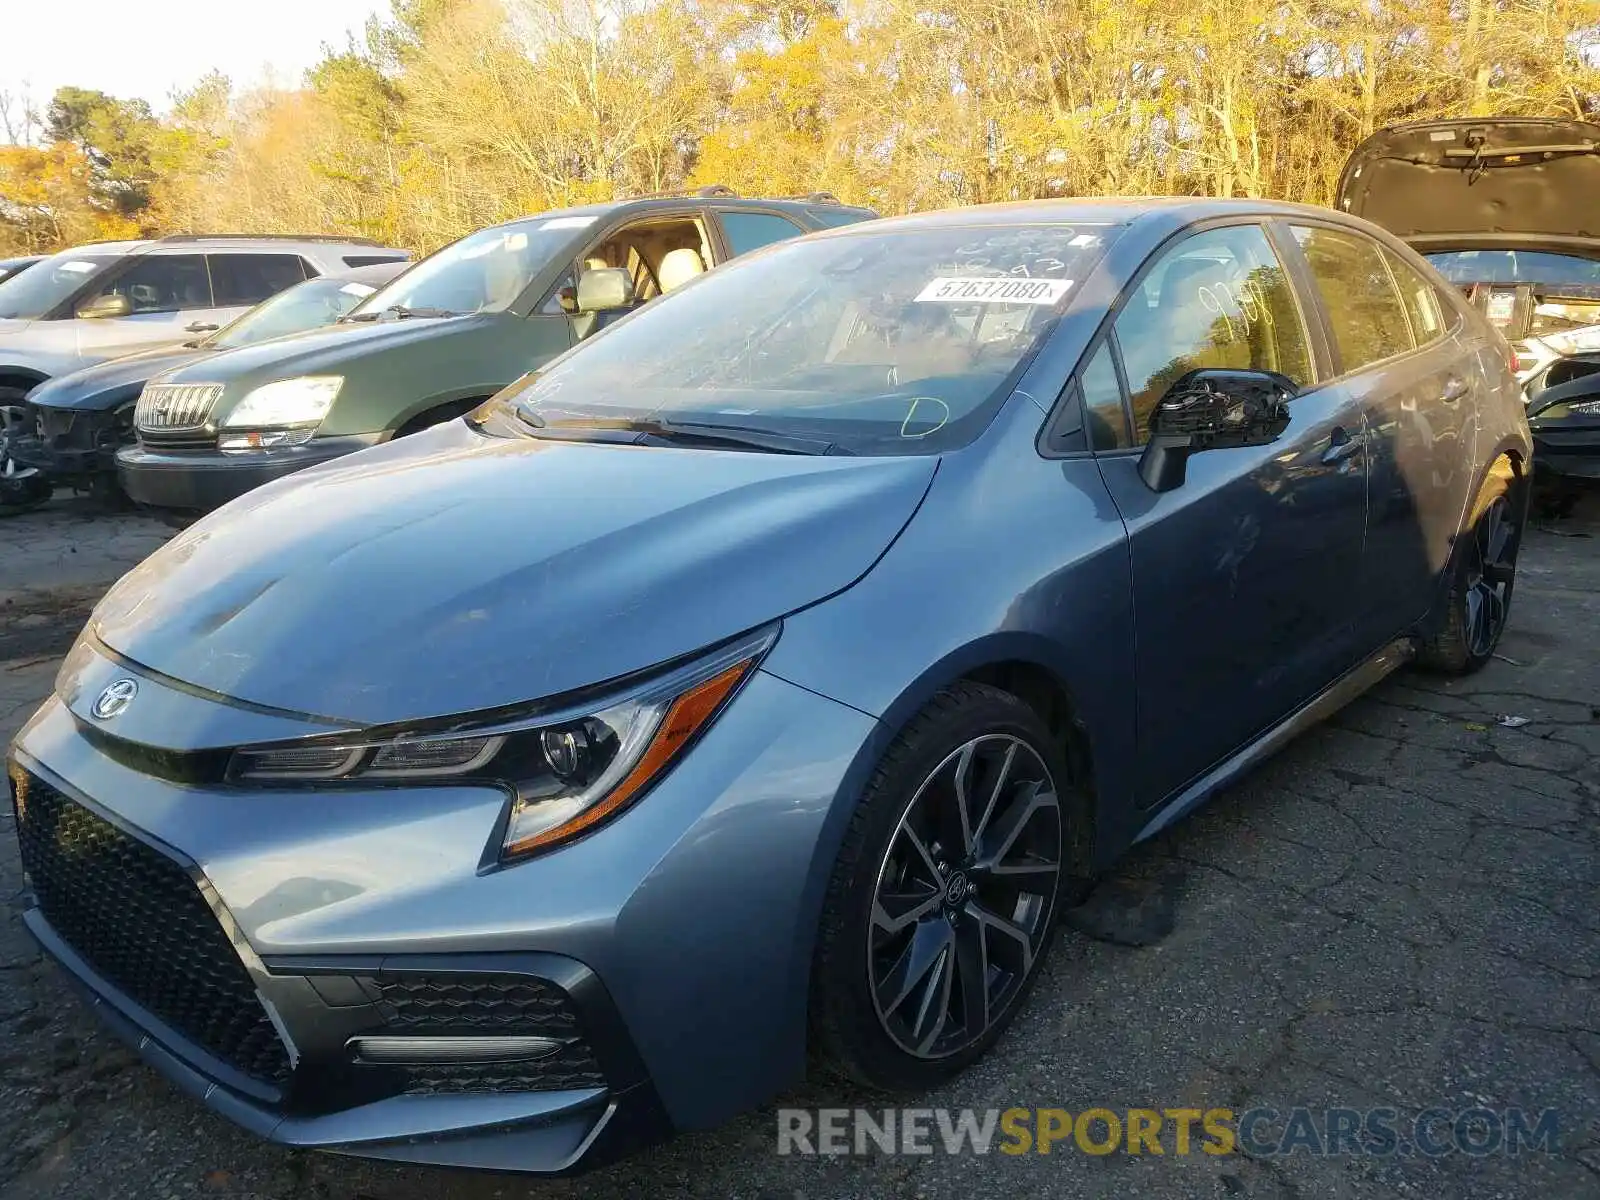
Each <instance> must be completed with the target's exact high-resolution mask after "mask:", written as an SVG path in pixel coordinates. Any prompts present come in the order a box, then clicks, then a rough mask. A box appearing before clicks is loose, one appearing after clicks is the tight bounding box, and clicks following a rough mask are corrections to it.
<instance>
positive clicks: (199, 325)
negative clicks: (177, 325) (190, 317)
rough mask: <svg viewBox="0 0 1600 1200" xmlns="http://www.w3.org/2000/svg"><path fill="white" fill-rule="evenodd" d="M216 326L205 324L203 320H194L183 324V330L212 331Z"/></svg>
mask: <svg viewBox="0 0 1600 1200" xmlns="http://www.w3.org/2000/svg"><path fill="white" fill-rule="evenodd" d="M217 328H218V327H217V326H215V325H207V324H206V323H205V322H204V321H195V322H193V323H191V324H189V325H185V326H184V327H183V331H184V332H185V333H213V332H215V331H216V329H217Z"/></svg>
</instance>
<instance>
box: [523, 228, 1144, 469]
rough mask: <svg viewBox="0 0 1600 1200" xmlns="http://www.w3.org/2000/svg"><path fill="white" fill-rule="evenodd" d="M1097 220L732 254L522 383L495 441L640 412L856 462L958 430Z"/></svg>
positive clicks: (945, 440) (1098, 242)
mask: <svg viewBox="0 0 1600 1200" xmlns="http://www.w3.org/2000/svg"><path fill="white" fill-rule="evenodd" d="M1112 233H1113V231H1112V230H1110V229H1109V228H1107V227H1104V226H1094V225H1078V226H1068V225H1065V224H1059V225H1007V226H1000V225H988V226H984V225H972V226H949V227H944V226H941V227H936V228H930V229H913V230H907V229H896V228H890V229H887V230H883V231H878V232H874V231H873V230H871V229H870V228H869V227H866V226H863V228H862V230H861V231H860V232H859V233H852V234H848V235H846V236H843V237H836V238H823V239H820V240H817V241H808V240H794V241H789V242H785V243H783V244H782V245H778V246H774V247H773V248H772V249H770V250H769V251H767V252H766V253H763V254H757V255H751V256H749V257H744V258H736V259H734V260H733V261H731V262H729V263H728V264H727V265H725V266H722V267H718V268H717V269H716V270H715V271H711V272H708V273H707V274H705V275H703V276H701V277H700V278H698V279H696V280H694V281H693V282H692V283H690V284H687V285H686V286H685V287H684V288H683V290H682V291H681V292H678V293H676V294H675V295H674V296H673V297H672V299H671V301H670V302H668V303H665V304H646V305H644V306H643V307H642V308H640V309H638V310H637V311H636V312H634V313H633V314H632V315H631V316H629V317H628V318H627V320H625V321H622V322H620V323H618V324H617V325H614V326H612V327H611V328H610V329H608V330H607V331H606V332H605V334H604V335H603V336H601V337H599V338H596V339H595V340H594V341H592V342H588V343H585V344H583V345H582V346H581V348H580V349H579V350H577V351H576V352H574V353H572V354H569V355H565V356H563V357H562V358H561V359H559V360H557V361H556V362H554V363H552V364H551V365H550V366H548V367H546V368H545V369H544V370H543V371H541V372H540V373H539V374H538V375H537V376H536V377H534V378H533V380H532V381H531V382H530V383H529V384H527V385H526V386H525V387H522V388H518V389H507V390H506V391H505V392H502V393H501V395H502V396H503V397H504V399H503V401H502V402H501V404H500V405H499V406H497V408H498V410H499V412H500V413H501V414H502V416H503V418H504V419H502V420H497V421H496V422H495V425H494V431H495V432H501V431H504V432H506V433H508V434H512V433H516V434H530V433H531V432H532V430H531V429H530V422H529V421H527V420H522V419H519V418H518V417H517V416H516V411H518V410H520V411H521V412H522V413H523V415H524V416H527V417H530V418H532V421H533V425H534V427H535V428H538V429H539V430H541V432H540V433H539V434H537V435H536V436H547V437H556V436H577V437H582V436H586V433H587V431H595V430H598V429H599V427H600V426H601V425H602V424H604V423H610V424H611V425H612V426H615V425H616V424H617V423H618V422H627V421H630V420H641V419H646V418H648V419H650V420H653V421H660V420H666V421H680V422H682V421H687V422H693V423H695V424H698V425H712V426H716V425H731V426H737V427H741V428H744V429H747V430H748V429H751V428H754V429H758V430H762V431H771V432H774V433H781V434H788V435H794V436H797V437H805V438H809V439H813V440H816V441H818V442H820V443H822V444H823V445H829V444H832V445H837V446H840V447H842V448H844V449H847V450H853V451H856V452H858V453H863V454H931V453H937V452H938V451H940V450H944V449H948V448H950V447H951V446H958V445H962V444H964V443H965V442H967V441H969V440H970V439H971V438H972V437H974V436H975V435H976V433H977V432H978V430H980V429H982V428H983V427H984V426H985V425H986V424H987V423H988V421H989V419H990V417H991V416H992V415H993V413H994V410H995V408H996V407H997V405H998V404H999V403H1000V401H1001V400H1003V399H1004V397H1005V396H1006V395H1008V394H1009V389H1008V387H1007V386H1006V381H1007V379H1008V377H1009V376H1011V374H1012V372H1013V370H1014V369H1016V367H1017V366H1018V364H1019V363H1021V362H1022V361H1023V359H1024V357H1025V356H1026V355H1028V354H1029V353H1030V351H1032V349H1033V348H1034V346H1035V345H1036V344H1037V343H1038V341H1039V339H1040V338H1041V337H1044V336H1047V335H1048V333H1049V331H1050V330H1051V329H1053V328H1054V327H1055V317H1056V314H1057V313H1058V312H1059V311H1060V310H1061V308H1062V307H1064V305H1065V304H1066V302H1067V299H1068V297H1070V296H1071V294H1072V289H1073V286H1074V281H1077V280H1082V279H1084V278H1086V277H1087V276H1088V274H1089V272H1090V271H1091V270H1092V269H1093V268H1094V265H1095V263H1096V262H1097V261H1098V260H1099V258H1100V256H1101V254H1102V253H1103V252H1104V244H1105V242H1106V241H1108V240H1109V238H1110V236H1112Z"/></svg>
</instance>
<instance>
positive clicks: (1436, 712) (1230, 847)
mask: <svg viewBox="0 0 1600 1200" xmlns="http://www.w3.org/2000/svg"><path fill="white" fill-rule="evenodd" d="M168 533H169V531H168V530H166V529H165V528H163V527H161V526H159V525H155V524H153V523H151V522H147V521H143V520H140V519H138V518H133V517H127V516H120V517H93V516H91V515H90V514H88V513H87V512H86V511H85V510H80V509H75V508H73V507H72V506H70V505H62V504H61V503H60V502H57V503H56V504H55V505H53V506H51V507H50V508H47V509H45V510H41V511H39V512H36V513H31V514H27V515H25V516H22V517H18V518H15V519H13V520H11V521H8V522H3V523H0V740H4V739H8V738H9V737H10V735H11V733H12V732H13V731H14V730H15V729H16V727H17V726H18V725H20V724H21V722H22V721H23V720H24V719H25V718H26V716H27V715H28V713H29V712H31V711H32V709H33V707H34V706H35V705H36V704H37V703H38V702H39V701H40V700H41V699H42V698H43V697H44V696H45V695H46V694H47V693H48V692H49V690H50V687H51V684H52V679H53V677H54V673H55V669H56V662H57V658H58V656H59V654H60V653H61V652H62V651H63V650H64V649H65V647H66V645H67V644H68V643H69V642H70V640H71V638H72V636H73V635H74V634H75V632H76V630H77V628H78V627H79V625H80V624H81V622H82V620H83V618H84V616H85V614H86V612H87V609H88V607H89V606H90V605H91V604H92V602H93V599H94V597H95V596H96V595H97V594H98V592H99V591H100V590H101V589H102V588H103V587H104V586H105V585H106V584H108V583H110V582H111V581H112V580H113V579H115V578H116V577H117V576H118V575H120V574H121V573H122V572H123V571H125V570H126V569H127V568H128V567H129V566H131V565H132V564H133V563H134V562H136V561H137V560H138V559H139V558H140V557H142V556H143V555H144V554H146V553H147V552H148V551H149V550H150V549H152V548H153V547H154V546H156V545H157V544H159V542H160V541H161V540H162V539H163V538H164V537H165V536H167V534H168ZM1501 650H1502V654H1503V658H1502V660H1500V661H1496V662H1494V663H1492V664H1491V665H1490V667H1489V668H1488V669H1486V670H1485V671H1484V672H1482V673H1481V674H1479V675H1478V676H1476V677H1474V678H1471V679H1469V680H1465V681H1446V680H1441V679H1438V678H1431V677H1427V676H1422V675H1417V674H1413V673H1409V672H1406V673H1402V674H1401V675H1399V676H1397V677H1395V678H1392V679H1391V680H1389V681H1388V682H1386V683H1385V684H1383V685H1382V686H1381V687H1379V688H1378V689H1377V690H1376V691H1375V692H1373V693H1372V694H1370V695H1369V696H1367V697H1365V698H1364V699H1362V700H1360V701H1358V702H1357V703H1356V704H1355V705H1353V706H1352V707H1350V708H1349V709H1347V710H1346V711H1344V712H1343V713H1342V714H1340V715H1339V716H1338V717H1337V718H1335V719H1334V720H1333V721H1331V722H1330V723H1328V724H1327V725H1325V726H1323V727H1322V728H1320V729H1318V730H1316V731H1314V732H1313V733H1311V734H1309V735H1307V736H1305V737H1303V738H1301V739H1300V740H1299V741H1297V742H1296V743H1294V744H1293V745H1292V746H1290V747H1289V748H1288V749H1287V750H1285V751H1284V752H1283V753H1282V754H1280V755H1279V756H1278V757H1277V758H1275V759H1274V760H1273V761H1272V762H1270V763H1269V764H1267V765H1266V766H1264V767H1263V768H1262V769H1261V770H1259V771H1258V772H1256V773H1255V774H1254V775H1253V776H1251V777H1250V778H1249V779H1248V780H1246V781H1245V782H1243V783H1242V784H1240V785H1239V786H1237V787H1235V788H1233V789H1232V790H1231V791H1229V792H1228V793H1226V794H1225V795H1223V796H1220V797H1219V798H1218V799H1217V800H1216V801H1215V802H1213V803H1212V804H1211V805H1210V806H1209V807H1208V808H1206V809H1205V810H1203V811H1202V812H1201V813H1199V814H1198V815H1197V816H1196V817H1194V818H1193V819H1191V820H1189V821H1186V822H1184V823H1182V824H1181V825H1180V826H1179V827H1178V828H1175V829H1173V830H1171V831H1169V832H1168V833H1167V834H1165V835H1163V836H1162V837H1160V838H1158V839H1156V840H1155V842H1154V843H1153V844H1149V845H1147V846H1145V847H1142V848H1141V849H1140V850H1139V851H1138V852H1136V853H1135V854H1134V855H1133V856H1132V858H1131V859H1130V860H1129V861H1128V862H1126V863H1125V864H1124V865H1123V867H1122V868H1121V869H1120V870H1119V872H1118V873H1117V875H1116V876H1115V877H1114V878H1113V879H1111V880H1109V881H1108V882H1107V883H1106V884H1105V885H1104V886H1103V888H1102V890H1101V893H1100V897H1099V899H1098V900H1096V901H1092V902H1091V904H1090V905H1089V906H1088V907H1087V908H1086V909H1084V910H1079V912H1078V913H1077V914H1076V919H1075V922H1074V924H1075V925H1076V926H1077V927H1076V928H1073V929H1069V930H1066V931H1064V932H1063V933H1062V934H1061V940H1062V944H1061V945H1060V946H1059V947H1058V948H1057V952H1056V954H1055V955H1054V957H1053V958H1052V961H1051V963H1050V967H1049V970H1048V972H1047V975H1046V977H1045V978H1043V979H1042V980H1041V981H1040V985H1039V987H1038V989H1037V990H1036V991H1035V993H1034V995H1033V998H1032V1000H1031V1003H1030V1006H1029V1008H1028V1010H1027V1012H1026V1013H1025V1014H1024V1016H1023V1018H1022V1019H1021V1020H1020V1021H1019V1022H1018V1024H1017V1026H1016V1027H1015V1029H1014V1030H1013V1031H1012V1032H1011V1034H1010V1035H1009V1036H1008V1037H1007V1038H1006V1039H1005V1040H1004V1041H1003V1042H1002V1043H1001V1045H1000V1046H999V1048H998V1050H997V1052H996V1053H995V1054H994V1055H993V1056H992V1057H991V1058H990V1060H988V1061H987V1062H985V1063H984V1064H982V1065H981V1066H979V1067H978V1068H976V1069H974V1070H973V1071H971V1072H970V1073H968V1074H967V1075H965V1076H963V1077H962V1078H961V1079H959V1080H958V1081H957V1082H956V1083H954V1084H953V1085H951V1086H950V1087H948V1088H946V1089H944V1090H943V1091H941V1092H940V1093H938V1094H934V1095H929V1096H926V1097H924V1098H921V1099H920V1100H919V1101H918V1102H917V1103H919V1104H921V1105H924V1106H929V1107H936V1106H952V1107H965V1106H971V1107H976V1108H990V1107H999V1108H1007V1107H1012V1106H1034V1105H1038V1106H1060V1107H1064V1108H1068V1109H1071V1110H1073V1111H1079V1110H1082V1109H1084V1108H1087V1107H1090V1106H1093V1105H1102V1106H1105V1107H1108V1108H1111V1109H1114V1110H1125V1109H1127V1108H1130V1107H1150V1108H1156V1109H1162V1108H1171V1107H1176V1106H1182V1105H1193V1106H1196V1107H1201V1108H1204V1107H1208V1106H1214V1105H1220V1106H1227V1107H1230V1108H1233V1109H1235V1110H1240V1111H1242V1110H1244V1109H1247V1108H1250V1107H1252V1106H1255V1105H1269V1106H1271V1107H1273V1108H1276V1109H1278V1110H1280V1111H1281V1110H1287V1109H1289V1108H1291V1107H1293V1106H1296V1105H1306V1106H1311V1107H1315V1108H1325V1107H1335V1106H1337V1107H1349V1108H1356V1109H1368V1108H1372V1107H1381V1106H1387V1107H1392V1108H1395V1109H1397V1110H1399V1111H1400V1113H1401V1114H1402V1115H1405V1114H1415V1113H1417V1112H1418V1111H1419V1110H1423V1109H1426V1108H1430V1107H1434V1106H1438V1107H1441V1108H1445V1109H1449V1110H1460V1109H1465V1108H1469V1107H1473V1106H1475V1105H1484V1106H1488V1107H1490V1108H1494V1109H1500V1108H1505V1107H1507V1106H1524V1107H1527V1108H1529V1109H1533V1110H1541V1109H1547V1108H1551V1109H1556V1110H1559V1136H1558V1139H1557V1142H1556V1144H1555V1146H1554V1148H1553V1151H1552V1152H1538V1153H1532V1154H1523V1155H1521V1156H1519V1157H1516V1158H1512V1157H1509V1156H1506V1155H1503V1154H1495V1155H1489V1156H1486V1157H1467V1156H1464V1155H1461V1154H1459V1153H1456V1154H1450V1155H1446V1156H1443V1157H1438V1158H1434V1157H1428V1156H1424V1155H1418V1154H1397V1155H1393V1156H1388V1157H1380V1156H1344V1157H1315V1156H1310V1155H1307V1154H1304V1153H1300V1154H1295V1155H1293V1156H1292V1157H1288V1158H1274V1157H1264V1156H1259V1155H1256V1156H1250V1155H1240V1154H1234V1155H1226V1156H1208V1155H1203V1154H1192V1155H1189V1156H1186V1157H1180V1156H1177V1155H1174V1154H1173V1153H1171V1148H1170V1147H1171V1143H1170V1141H1169V1143H1168V1145H1169V1150H1168V1153H1167V1154H1166V1155H1164V1156H1161V1157H1153V1156H1150V1155H1148V1154H1147V1155H1142V1156H1130V1155H1125V1154H1121V1153H1118V1154H1113V1155H1109V1156H1106V1157H1095V1156H1090V1155H1086V1154H1083V1153H1080V1152H1078V1151H1077V1150H1074V1149H1072V1148H1070V1147H1058V1148H1057V1150H1056V1152H1054V1153H1052V1154H1050V1155H1048V1156H1045V1155H1039V1154H1029V1155H1024V1156H1020V1157H1007V1156H1004V1155H1000V1154H989V1155H986V1156H981V1157H980V1156H972V1155H966V1156H957V1157H952V1156H947V1155H943V1154H937V1155H932V1156H916V1157H903V1156H870V1157H861V1158H854V1157H851V1158H843V1159H838V1158H836V1159H821V1158H800V1157H779V1156H778V1155H777V1154H776V1153H775V1145H776V1119H775V1116H774V1114H773V1112H772V1111H771V1110H768V1111H764V1112H760V1113H755V1114H752V1115H750V1116H748V1117H746V1118H744V1119H741V1120H739V1121H737V1122H735V1123H733V1124H731V1125H729V1126H727V1127H725V1128H723V1129H720V1130H717V1131H714V1132H710V1133H704V1134H697V1135H693V1136H686V1137H682V1138H679V1139H678V1140H676V1141H675V1142H673V1143H671V1144H669V1145H667V1146H664V1147H661V1148H659V1149H657V1150H654V1151H651V1152H647V1153H645V1154H644V1155H642V1156H640V1157H638V1158H636V1159H633V1160H631V1161H629V1162H626V1163H624V1164H621V1165H618V1166H615V1167H612V1168H609V1169H607V1170H605V1171H602V1172H599V1173H596V1174H592V1175H590V1176H587V1177H585V1178H583V1179H581V1180H576V1181H567V1182H553V1183H552V1182H538V1181H529V1180H523V1179H517V1178H512V1177H504V1176H475V1175H471V1174H462V1173H447V1172H431V1171H417V1170H409V1169H399V1168H393V1167H387V1166H379V1165H371V1164H363V1163H359V1162H355V1161H352V1160H346V1159H341V1158H337V1157H332V1156H327V1155H318V1154H305V1153H291V1152H288V1151H284V1150H281V1149H277V1148H274V1147H271V1146H268V1145H265V1144H262V1143H260V1142H258V1141H256V1140H254V1139H252V1138H251V1137H249V1136H247V1135H245V1134H243V1133H241V1132H239V1131H237V1130H236V1129H234V1128H233V1127H231V1126H229V1125H228V1124H226V1123H225V1122H223V1121H221V1120H219V1119H217V1118H214V1117H212V1116H210V1115H209V1114H207V1113H206V1112H205V1111H203V1110H202V1109H201V1108H200V1107H199V1106H198V1105H196V1104H195V1103H193V1102H192V1101H190V1100H189V1099H188V1098H187V1097H185V1096H183V1095H181V1094H180V1093H178V1092H177V1091H176V1090H174V1089H173V1088H171V1087H169V1086H168V1085H167V1084H166V1083H165V1082H164V1081H163V1080H162V1079H161V1078H160V1077H159V1076H157V1075H156V1074H155V1073H154V1072H152V1071H151V1070H149V1069H147V1068H146V1067H144V1066H143V1065H141V1064H139V1063H138V1061H137V1060H136V1059H135V1058H134V1057H133V1056H132V1055H131V1054H130V1053H129V1052H128V1051H126V1050H124V1049H123V1048H122V1047H121V1046H120V1044H119V1043H117V1042H115V1041H114V1040H113V1039H112V1038H111V1037H110V1036H109V1035H108V1034H106V1033H104V1032H102V1031H101V1029H100V1028H99V1026H98V1025H97V1023H96V1022H95V1021H94V1020H93V1019H92V1018H91V1017H90V1016H89V1015H88V1014H87V1012H86V1011H85V1010H84V1008H83V1007H82V1005H80V1004H79V1003H78V1002H77V1000H76V999H74V998H73V996H72V995H71V994H70V993H69V991H68V989H67V987H66V985H65V984H64V982H63V980H62V978H61V976H60V973H59V972H58V971H57V969H56V968H55V967H54V966H52V965H51V964H50V963H48V962H46V961H44V960H43V959H41V957H40V956H39V954H38V952H37V951H36V950H35V948H34V946H33V945H32V943H31V942H30V940H29V939H28V937H27V935H26V934H25V932H24V930H23V928H22V925H21V922H20V921H19V920H18V919H17V914H18V912H19V911H20V908H21V904H22V894H21V888H22V878H21V869H20V866H19V864H18V860H17V852H16V842H15V837H14V833H13V829H12V826H11V822H10V814H9V811H8V812H7V813H6V814H5V818H4V820H3V821H0V826H3V827H0V898H3V899H4V900H5V902H6V903H5V907H4V908H0V1112H3V1113H5V1114H6V1116H5V1118H4V1121H3V1124H0V1195H3V1196H4V1197H6V1198H13V1197H14V1198H17V1200H22V1198H25V1197H26V1198H32V1197H44V1196H59V1197H72V1198H74V1200H87V1198H88V1197H97V1198H104V1200H115V1198H122V1197H138V1198H143V1197H155V1198H157V1200H164V1198H165V1197H179V1196H216V1197H262V1198H271V1200H280V1198H281V1200H287V1198H290V1197H321V1198H326V1200H421V1198H423V1197H440V1198H460V1200H467V1198H486V1197H499V1196H504V1197H569V1196H570V1197H580V1196H581V1197H590V1198H593V1200H605V1198H609V1197H619V1198H620V1197H630V1198H631V1197H663V1198H665V1197H691V1196H696V1197H697V1196H707V1197H719V1198H723V1197H726V1198H734V1197H743V1198H757V1197H759V1198H763V1200H810V1198H820V1197H874V1198H876V1197H904V1198H907V1200H909V1198H913V1197H926V1198H929V1200H932V1198H934V1197H950V1198H960V1200H982V1198H990V1197H992V1198H995V1200H1015V1198H1017V1197H1023V1196H1045V1195H1049V1196H1060V1197H1078V1196H1096V1197H1100V1196H1103V1197H1141V1198H1143V1197H1154V1198H1163V1197H1174V1198H1176V1197H1193V1196H1218V1197H1234V1196H1245V1197H1276V1198H1283V1200H1309V1198H1311V1197H1390V1196H1404V1197H1417V1198H1419V1200H1447V1198H1449V1197H1457V1196H1460V1197H1468V1196H1471V1197H1530V1198H1533V1197H1538V1198H1540V1200H1550V1198H1553V1200H1566V1198H1581V1197H1600V1125H1597V1119H1600V987H1597V985H1596V978H1595V976H1596V972H1597V971H1600V903H1597V899H1600V498H1597V497H1590V498H1589V500H1588V501H1586V503H1585V505H1584V506H1583V507H1581V508H1580V510H1579V511H1578V513H1577V514H1576V515H1575V516H1573V517H1572V518H1571V519H1568V520H1564V521H1560V522H1558V523H1556V524H1554V525H1551V526H1550V527H1548V528H1541V529H1535V530H1531V531H1530V533H1529V535H1528V540H1527V544H1526V546H1525V548H1524V551H1523V555H1522V564H1521V571H1520V574H1519V579H1518V584H1517V592H1516V601H1515V606H1514V612H1513V619H1512V628H1511V630H1510V632H1509V633H1508V634H1507V636H1506V639H1505V641H1504V643H1503V645H1502V648H1501ZM1504 716H1515V717H1522V718H1526V721H1527V723H1526V724H1524V725H1521V726H1520V727H1517V728H1510V727H1506V726H1503V725H1501V724H1500V723H1498V721H1499V718H1501V717H1504ZM1086 931H1087V932H1086ZM1130 943H1143V944H1130ZM859 1099H861V1098H858V1097H851V1096H849V1095H847V1094H844V1093H841V1092H840V1091H839V1090H837V1089H831V1088H827V1089H825V1088H820V1087H813V1088H810V1089H808V1090H806V1091H805V1092H803V1093H801V1094H799V1095H797V1096H795V1097H790V1098H788V1100H787V1101H786V1103H791V1104H798V1105H808V1106H823V1105H829V1106H831V1105H840V1104H848V1103H851V1102H852V1101H856V1100H859Z"/></svg>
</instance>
